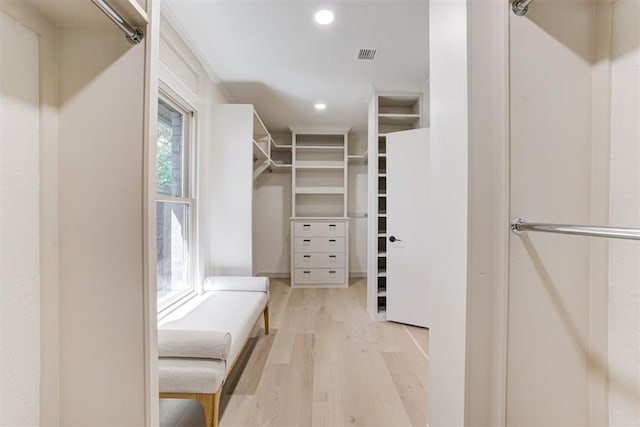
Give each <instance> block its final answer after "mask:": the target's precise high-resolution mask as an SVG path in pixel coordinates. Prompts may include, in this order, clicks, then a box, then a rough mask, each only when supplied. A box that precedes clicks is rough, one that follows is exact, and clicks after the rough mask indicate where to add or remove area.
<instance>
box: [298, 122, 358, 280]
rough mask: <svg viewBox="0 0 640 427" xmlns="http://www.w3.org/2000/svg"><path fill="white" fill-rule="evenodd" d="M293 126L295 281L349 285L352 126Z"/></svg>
mask: <svg viewBox="0 0 640 427" xmlns="http://www.w3.org/2000/svg"><path fill="white" fill-rule="evenodd" d="M291 131H292V141H291V144H292V174H291V184H292V185H291V187H292V204H291V205H292V206H291V208H292V209H291V210H292V217H291V286H292V287H294V288H295V287H346V286H348V284H349V271H348V266H349V259H348V256H349V218H347V176H348V172H347V163H348V162H347V160H348V136H347V135H348V133H349V129H348V128H340V129H324V130H319V129H300V128H291Z"/></svg>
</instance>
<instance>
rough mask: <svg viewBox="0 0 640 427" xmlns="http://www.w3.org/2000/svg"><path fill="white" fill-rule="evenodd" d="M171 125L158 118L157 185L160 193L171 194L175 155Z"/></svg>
mask: <svg viewBox="0 0 640 427" xmlns="http://www.w3.org/2000/svg"><path fill="white" fill-rule="evenodd" d="M172 136H173V129H172V127H171V125H169V124H167V123H164V122H162V121H161V120H158V148H157V150H158V152H157V156H156V158H157V176H156V180H157V183H156V186H157V189H158V193H161V194H171V183H172V170H173V158H172V157H173V156H172V148H173V147H172V145H173V144H172Z"/></svg>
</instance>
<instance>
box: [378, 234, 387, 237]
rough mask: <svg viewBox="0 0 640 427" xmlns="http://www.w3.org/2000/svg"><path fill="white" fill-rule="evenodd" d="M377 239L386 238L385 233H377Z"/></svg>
mask: <svg viewBox="0 0 640 427" xmlns="http://www.w3.org/2000/svg"><path fill="white" fill-rule="evenodd" d="M378 237H387V233H378Z"/></svg>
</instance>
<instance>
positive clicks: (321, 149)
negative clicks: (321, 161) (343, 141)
mask: <svg viewBox="0 0 640 427" xmlns="http://www.w3.org/2000/svg"><path fill="white" fill-rule="evenodd" d="M296 150H298V151H307V152H312V153H314V152H315V153H322V152H327V151H344V145H336V146H330V145H296Z"/></svg>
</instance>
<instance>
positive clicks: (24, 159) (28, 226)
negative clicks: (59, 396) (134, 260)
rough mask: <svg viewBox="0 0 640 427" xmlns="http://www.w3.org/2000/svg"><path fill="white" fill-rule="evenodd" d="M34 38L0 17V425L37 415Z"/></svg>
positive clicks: (26, 421) (33, 422)
mask: <svg viewBox="0 0 640 427" xmlns="http://www.w3.org/2000/svg"><path fill="white" fill-rule="evenodd" d="M38 47H39V46H38V35H37V34H36V33H35V32H33V31H32V30H30V29H28V28H26V27H24V26H23V25H21V24H20V23H19V22H17V21H15V20H14V19H13V18H11V17H9V16H7V15H5V14H4V13H2V12H0V85H1V86H0V200H1V202H0V245H1V246H2V255H1V258H0V424H1V425H38V424H39V420H40V416H39V409H40V389H39V387H40V274H41V272H40V239H39V231H40V230H39V228H40V227H39V225H40V219H39V213H40V204H39V154H40V153H39V151H40V150H39V143H40V138H39V121H40V120H39V119H40V118H39V76H38V73H39V63H38V62H39V59H38Z"/></svg>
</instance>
